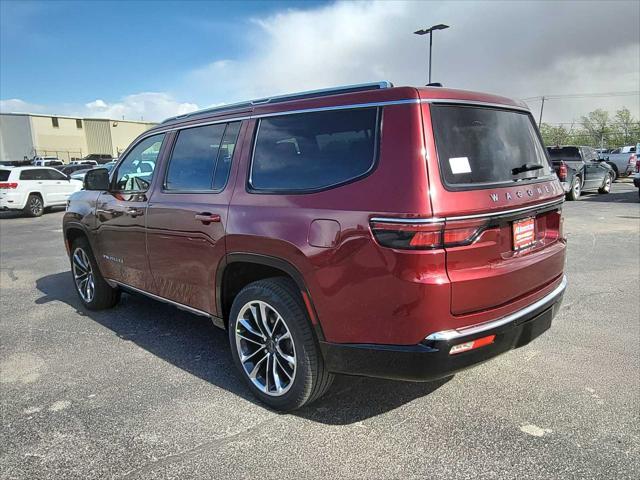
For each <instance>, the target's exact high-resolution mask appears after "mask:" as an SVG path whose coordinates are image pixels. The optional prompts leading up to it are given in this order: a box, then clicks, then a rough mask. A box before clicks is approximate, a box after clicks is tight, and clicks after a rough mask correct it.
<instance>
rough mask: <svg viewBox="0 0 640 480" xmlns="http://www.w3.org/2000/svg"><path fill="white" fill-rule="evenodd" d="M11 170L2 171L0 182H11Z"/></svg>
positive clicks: (0, 172)
mask: <svg viewBox="0 0 640 480" xmlns="http://www.w3.org/2000/svg"><path fill="white" fill-rule="evenodd" d="M10 173H11V171H10V170H0V182H6V181H7V180H9V174H10Z"/></svg>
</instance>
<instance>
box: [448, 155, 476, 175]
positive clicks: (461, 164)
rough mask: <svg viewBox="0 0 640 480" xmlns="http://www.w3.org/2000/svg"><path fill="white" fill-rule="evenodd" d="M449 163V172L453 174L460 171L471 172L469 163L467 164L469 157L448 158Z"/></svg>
mask: <svg viewBox="0 0 640 480" xmlns="http://www.w3.org/2000/svg"><path fill="white" fill-rule="evenodd" d="M449 165H450V166H451V173H453V174H454V175H457V174H460V173H471V165H469V159H468V158H467V157H453V158H450V159H449Z"/></svg>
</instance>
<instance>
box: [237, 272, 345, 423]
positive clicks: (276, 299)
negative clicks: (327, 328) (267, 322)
mask: <svg viewBox="0 0 640 480" xmlns="http://www.w3.org/2000/svg"><path fill="white" fill-rule="evenodd" d="M255 301H260V302H264V303H266V304H268V306H270V307H272V308H273V309H274V310H275V312H274V313H277V314H279V316H280V317H281V319H282V321H283V322H284V323H285V326H286V328H287V329H288V331H289V333H290V337H291V340H292V343H293V347H294V350H293V351H294V352H295V353H294V355H295V369H294V371H293V374H292V375H291V380H290V384H289V385H288V387H287V388H288V390H287V391H286V392H285V393H283V394H279V396H275V392H273V393H272V394H268V393H266V392H264V391H263V390H261V389H260V388H259V387H258V386H256V385H255V384H254V383H253V381H252V380H251V379H250V378H249V373H248V372H247V370H245V366H243V364H242V362H241V361H240V353H239V351H238V350H239V348H240V347H239V344H240V343H241V342H242V340H238V343H237V342H236V329H237V328H238V333H242V334H247V330H246V329H244V327H243V326H242V324H241V325H240V326H239V327H238V319H239V315H240V313H241V310H244V309H245V308H246V307H247V305H248V304H250V303H251V302H255ZM243 318H246V317H243ZM256 320H257V319H256ZM258 325H259V324H258ZM228 326H229V328H228V330H229V343H230V346H231V355H232V356H233V361H234V363H235V364H236V367H237V368H238V371H239V372H240V375H241V376H242V378H243V379H244V381H245V383H246V384H247V385H248V386H249V389H250V390H251V392H252V393H253V394H254V395H255V396H256V397H257V398H258V399H260V400H261V401H262V402H264V403H266V404H267V405H268V406H270V407H271V408H273V409H276V410H280V411H291V410H295V409H297V408H300V407H302V406H303V405H307V404H309V403H311V402H313V401H314V400H317V399H318V398H320V397H321V396H322V395H323V394H324V393H325V392H326V391H327V390H328V389H329V387H330V386H331V383H332V382H333V375H332V374H331V373H329V372H328V371H327V370H326V368H325V365H324V359H323V358H322V354H321V352H320V347H319V345H318V342H317V339H316V338H315V335H314V332H313V328H312V326H311V322H310V321H309V318H308V316H307V313H306V309H305V307H304V304H303V302H302V298H301V297H300V292H299V289H298V288H297V286H296V284H295V283H294V282H293V281H292V280H290V279H288V278H284V277H276V278H268V279H265V280H259V281H257V282H253V283H250V284H249V285H247V286H246V287H244V288H243V289H242V290H241V291H240V293H238V295H236V297H235V299H234V300H233V305H232V307H231V313H230V316H229V325H228ZM272 326H273V325H272ZM281 328H282V326H281ZM273 330H274V331H275V326H273ZM261 333H262V334H264V330H261ZM274 336H275V333H274ZM255 338H258V337H254V339H255ZM265 338H266V337H265ZM271 338H274V337H271ZM275 339H276V343H277V337H275ZM265 342H267V340H264V342H263V343H265ZM245 344H246V345H249V344H248V343H245ZM272 347H273V344H272ZM255 351H256V352H259V353H258V355H260V356H262V357H264V358H266V365H267V371H268V369H269V365H270V363H269V361H271V362H272V363H271V365H272V366H273V362H274V360H273V359H275V358H276V357H277V353H276V351H275V350H273V349H272V351H271V353H269V351H268V350H267V347H266V346H265V347H263V348H260V347H255ZM256 358H258V357H256ZM272 358H273V359H272ZM278 358H280V357H278ZM270 359H271V360H270ZM245 361H246V360H245ZM260 361H261V360H258V361H256V362H255V365H257V364H259V363H260ZM247 363H248V368H251V367H254V365H253V364H251V363H249V362H247ZM254 369H255V367H254ZM274 369H276V367H274ZM281 373H282V372H281ZM265 374H266V375H268V372H265ZM271 378H273V376H272V377H271ZM282 378H283V379H286V377H284V375H283V376H282ZM263 383H266V385H267V387H266V388H267V389H268V388H269V387H268V385H269V383H268V380H266V382H263ZM272 387H273V383H272Z"/></svg>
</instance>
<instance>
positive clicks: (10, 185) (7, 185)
mask: <svg viewBox="0 0 640 480" xmlns="http://www.w3.org/2000/svg"><path fill="white" fill-rule="evenodd" d="M0 188H3V189H8V188H11V189H13V188H18V183H17V182H0Z"/></svg>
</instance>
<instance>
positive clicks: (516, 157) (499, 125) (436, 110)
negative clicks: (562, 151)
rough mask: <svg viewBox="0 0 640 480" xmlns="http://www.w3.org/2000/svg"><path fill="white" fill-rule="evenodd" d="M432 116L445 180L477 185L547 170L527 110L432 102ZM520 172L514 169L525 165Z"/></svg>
mask: <svg viewBox="0 0 640 480" xmlns="http://www.w3.org/2000/svg"><path fill="white" fill-rule="evenodd" d="M431 120H432V128H433V134H434V138H435V143H436V149H437V152H438V160H439V163H440V172H441V174H442V178H443V180H444V183H445V185H447V186H449V187H452V188H453V189H456V188H458V189H459V188H479V187H481V186H483V185H485V186H490V185H495V184H509V183H513V182H515V181H523V180H530V179H533V178H538V177H545V176H548V175H550V174H551V168H550V165H549V161H548V160H547V156H546V154H545V151H544V147H543V146H542V142H541V141H540V138H539V136H538V133H537V131H536V128H535V126H534V124H533V119H532V117H531V115H529V114H528V113H526V112H520V111H516V110H503V109H498V108H489V107H477V106H467V105H432V106H431ZM525 165H526V166H528V167H529V168H527V169H526V170H524V171H520V172H519V173H514V172H517V171H518V170H514V169H520V168H521V167H523V166H525Z"/></svg>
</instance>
